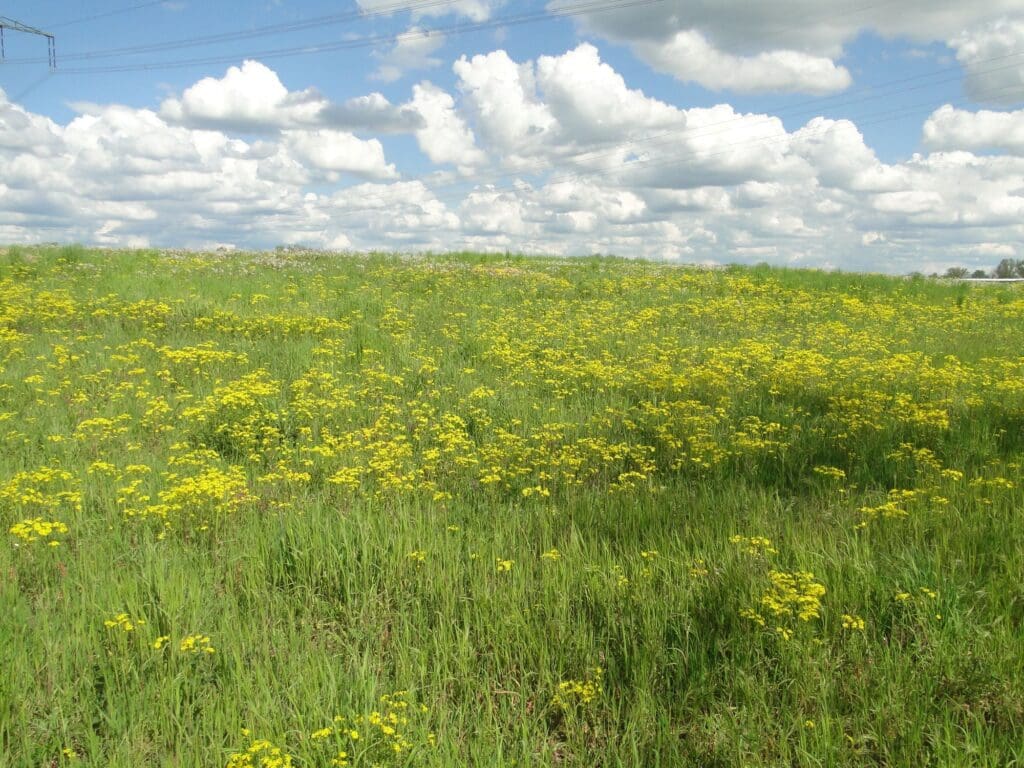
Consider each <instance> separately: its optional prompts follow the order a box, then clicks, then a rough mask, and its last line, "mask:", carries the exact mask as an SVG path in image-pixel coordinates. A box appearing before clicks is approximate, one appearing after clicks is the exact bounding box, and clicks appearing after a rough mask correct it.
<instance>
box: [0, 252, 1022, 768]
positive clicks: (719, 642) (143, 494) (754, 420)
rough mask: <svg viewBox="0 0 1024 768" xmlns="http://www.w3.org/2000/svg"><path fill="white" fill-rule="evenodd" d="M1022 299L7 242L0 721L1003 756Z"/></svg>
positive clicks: (140, 756) (428, 742)
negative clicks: (819, 590) (12, 245)
mask: <svg viewBox="0 0 1024 768" xmlns="http://www.w3.org/2000/svg"><path fill="white" fill-rule="evenodd" d="M1022 321H1024V294H1022V293H1021V292H1020V290H1019V289H1017V290H1015V289H1013V288H1012V287H1001V286H999V287H996V286H977V287H974V286H971V287H966V286H944V285H940V284H935V283H930V282H929V283H926V282H920V281H903V280H891V279H887V278H881V277H873V276H872V277H868V276H861V275H845V274H827V275H826V274H822V273H812V272H802V271H793V270H785V271H782V270H773V269H767V268H757V269H752V270H749V269H740V268H735V269H729V270H721V271H707V270H691V269H681V268H676V267H669V266H664V265H656V264H649V263H642V262H631V261H626V260H619V259H610V258H593V259H584V260H579V261H561V260H556V259H548V260H531V259H524V258H518V257H493V256H486V255H480V254H463V255H459V256H452V257H430V258H419V259H415V258H400V257H395V256H389V255H376V256H371V257H351V258H338V259H328V258H312V257H305V256H302V255H301V254H276V255H272V256H268V255H263V254H232V255H226V256H225V255H194V254H175V253H161V252H155V251H140V252H107V251H104V252H100V251H90V250H88V249H82V248H79V247H71V248H50V249H47V248H41V249H22V250H20V251H15V250H8V253H7V257H6V260H4V261H3V262H2V263H0V523H2V532H3V533H4V536H5V540H4V541H3V542H2V545H0V669H2V670H3V675H0V764H2V765H10V766H14V767H17V768H20V767H21V766H25V767H28V766H50V765H72V764H74V765H90V766H104V767H106V766H119V767H120V766H124V767H125V768H127V767H129V766H133V767H134V766H140V765H154V766H217V765H228V764H231V765H235V766H242V765H266V766H274V765H281V766H284V765H288V764H291V765H295V766H330V765H344V764H350V765H355V766H360V765H366V766H369V765H375V764H378V765H394V766H413V765H423V766H463V765H473V766H513V765H515V766H548V765H559V766H645V767H646V766H673V767H674V766H740V765H742V766H778V765H801V766H847V765H848V766H861V765H890V766H891V765H936V766H950V765H964V766H968V765H969V766H1006V765H1011V764H1014V763H1015V762H1019V761H1020V760H1021V759H1022V758H1024V639H1022V638H1024V632H1022V626H1021V624H1022V619H1024V586H1022V580H1021V574H1022V573H1024V521H1022V517H1021V509H1022V507H1024V491H1022V490H1021V482H1022V481H1021V465H1022V460H1024V440H1022V437H1021V435H1022V434H1024V386H1022V384H1021V382H1022V381H1024V353H1022V351H1021V347H1020V328H1021V327H1022ZM894 491H895V493H893V492H894ZM57 523H59V524H63V525H64V526H66V531H64V530H63V529H62V528H61V527H59V526H57V525H48V524H57ZM19 526H20V527H19ZM52 542H56V544H57V545H56V546H51V545H50V544H51V543H52ZM805 573H806V574H810V575H808V576H806V578H805V577H803V576H798V574H805ZM787 578H793V579H796V582H794V583H804V582H801V581H800V579H804V581H805V582H807V581H810V582H811V583H814V584H820V585H822V586H823V587H824V590H825V591H824V594H823V595H822V594H817V596H815V593H814V590H813V589H809V588H804V587H800V588H797V589H796V590H795V591H792V590H790V591H787V588H785V587H780V586H779V585H780V584H785V583H789V582H786V579H787ZM801 612H802V613H803V614H804V618H803V619H802V618H800V617H799V615H798V614H800V613H801ZM120 614H125V616H122V617H120V618H118V617H119V615H120ZM759 619H760V620H759ZM762 624H763V625H762ZM128 625H130V626H131V629H130V630H129V629H126V627H127V626H128ZM190 638H191V640H190ZM190 642H191V644H190ZM154 646H159V647H154ZM207 647H208V648H211V649H212V652H207V651H206V650H204V648H207ZM396 694H397V695H396ZM382 697H390V698H385V699H383V700H382ZM352 731H355V732H357V733H358V735H359V737H358V738H355V739H354V738H353V737H352V735H351V732H352ZM389 731H390V732H389ZM262 740H266V741H265V742H264V741H262ZM274 750H279V751H278V752H274ZM342 753H344V756H342ZM261 761H265V762H261ZM275 761H277V762H275ZM289 761H290V762H289ZM332 761H333V762H332Z"/></svg>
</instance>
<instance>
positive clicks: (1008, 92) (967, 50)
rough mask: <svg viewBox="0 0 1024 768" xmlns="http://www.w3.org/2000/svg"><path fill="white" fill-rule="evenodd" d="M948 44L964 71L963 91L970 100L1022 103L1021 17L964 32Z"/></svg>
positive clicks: (1023, 37)
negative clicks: (965, 73)
mask: <svg viewBox="0 0 1024 768" xmlns="http://www.w3.org/2000/svg"><path fill="white" fill-rule="evenodd" d="M1018 11H1020V9H1019V8H1018ZM949 45H950V47H952V48H953V49H954V50H955V51H956V58H957V61H959V62H960V63H961V64H962V65H963V66H964V69H965V70H966V72H967V77H966V78H965V80H964V89H965V90H966V91H967V95H968V96H970V97H971V99H973V100H974V101H977V102H983V103H989V104H1016V103H1018V102H1020V101H1022V100H1024V61H1022V60H1021V56H1020V54H1021V51H1024V18H1016V19H1011V18H1002V19H997V20H995V21H992V22H990V23H987V24H982V25H978V26H976V27H974V28H972V29H968V30H964V31H963V32H961V33H959V34H958V35H956V36H955V37H953V38H952V39H951V40H950V41H949Z"/></svg>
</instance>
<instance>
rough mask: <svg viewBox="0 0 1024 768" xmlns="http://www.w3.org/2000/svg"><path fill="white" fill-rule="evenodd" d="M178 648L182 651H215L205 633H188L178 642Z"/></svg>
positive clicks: (195, 652)
mask: <svg viewBox="0 0 1024 768" xmlns="http://www.w3.org/2000/svg"><path fill="white" fill-rule="evenodd" d="M178 650H179V651H181V652H182V653H193V654H200V653H215V651H214V648H213V646H212V645H210V638H209V636H207V635H188V636H186V637H183V638H182V639H181V642H180V643H179V644H178Z"/></svg>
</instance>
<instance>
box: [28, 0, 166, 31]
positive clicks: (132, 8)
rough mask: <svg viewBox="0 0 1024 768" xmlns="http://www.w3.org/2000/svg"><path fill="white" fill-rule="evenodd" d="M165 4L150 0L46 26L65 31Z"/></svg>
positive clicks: (162, 0)
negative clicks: (66, 28) (72, 27)
mask: <svg viewBox="0 0 1024 768" xmlns="http://www.w3.org/2000/svg"><path fill="white" fill-rule="evenodd" d="M165 2H167V0H148V2H145V3H136V4H135V5H130V6H128V7H126V8H114V9H112V10H109V11H103V12H102V13H95V14H92V15H91V16H81V17H79V18H77V19H70V20H68V21H59V22H57V23H56V24H47V25H46V26H47V27H48V28H49V29H63V28H64V27H71V26H74V25H76V24H85V23H86V22H89V21H96V20H97V19H106V18H109V17H111V16H120V15H121V14H124V13H131V12H132V11H138V10H140V9H142V8H149V7H151V6H154V5H161V4H163V3H165Z"/></svg>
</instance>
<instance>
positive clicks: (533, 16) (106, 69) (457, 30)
mask: <svg viewBox="0 0 1024 768" xmlns="http://www.w3.org/2000/svg"><path fill="white" fill-rule="evenodd" d="M432 1H433V2H434V3H439V2H441V1H442V0H432ZM453 1H455V0H444V2H453ZM662 2H665V0H592V1H591V2H585V3H578V4H574V5H573V6H570V7H566V8H563V9H559V10H556V11H551V12H548V11H538V12H532V13H522V14H512V15H507V16H500V17H497V18H494V19H490V20H487V21H480V22H466V23H460V24H451V25H439V26H436V27H431V28H428V29H411V30H407V31H405V32H401V33H398V34H388V35H372V36H366V37H360V38H355V39H351V40H341V41H335V42H330V43H322V44H318V45H301V46H291V47H287V48H275V49H269V50H262V51H252V52H247V53H234V54H230V55H224V54H221V55H217V56H208V57H197V58H190V59H178V60H173V61H164V62H144V63H136V64H117V65H111V66H103V67H79V68H76V69H63V70H62V72H63V73H64V74H103V73H112V72H135V71H146V70H160V69H177V68H181V67H191V66H199V65H206V64H224V63H233V62H236V61H238V59H239V58H259V59H273V58H286V57H291V56H304V55H311V54H316V53H326V52H331V51H340V50H351V49H356V48H366V47H372V46H376V45H380V44H383V43H399V42H405V41H408V40H420V39H425V38H429V37H431V36H434V35H444V36H448V35H461V34H467V33H470V32H478V31H482V30H487V29H495V28H498V27H506V26H519V25H524V24H532V23H537V22H542V21H547V20H550V19H558V18H569V17H572V16H579V15H582V14H586V13H601V12H603V11H610V10H618V9H623V8H634V7H640V6H646V5H654V4H657V3H662ZM403 7H408V4H407V3H406V4H403ZM99 53H100V52H96V54H95V57H96V58H99V57H100V55H99ZM84 55H85V54H75V55H74V56H76V60H81V57H82V56H84ZM90 55H92V54H90ZM118 55H119V54H118ZM103 56H106V52H103ZM33 61H34V60H32V59H20V60H17V61H14V60H12V61H11V62H9V63H19V64H26V63H31V62H33Z"/></svg>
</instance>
